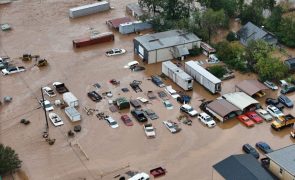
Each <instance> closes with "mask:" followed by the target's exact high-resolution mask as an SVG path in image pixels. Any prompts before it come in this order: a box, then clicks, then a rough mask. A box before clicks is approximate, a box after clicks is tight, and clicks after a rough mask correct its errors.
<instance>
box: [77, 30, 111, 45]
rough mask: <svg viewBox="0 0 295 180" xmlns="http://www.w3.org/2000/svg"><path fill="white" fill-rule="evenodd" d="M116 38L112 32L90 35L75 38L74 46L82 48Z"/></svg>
mask: <svg viewBox="0 0 295 180" xmlns="http://www.w3.org/2000/svg"><path fill="white" fill-rule="evenodd" d="M114 40H115V36H114V34H113V33H112V32H105V33H101V34H96V35H92V36H90V37H86V38H81V39H76V40H73V46H74V48H80V47H85V46H90V45H93V44H99V43H103V42H109V41H114Z"/></svg>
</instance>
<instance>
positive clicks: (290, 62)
mask: <svg viewBox="0 0 295 180" xmlns="http://www.w3.org/2000/svg"><path fill="white" fill-rule="evenodd" d="M284 64H285V65H286V66H287V67H288V69H289V70H291V71H294V70H295V58H291V59H287V60H285V61H284Z"/></svg>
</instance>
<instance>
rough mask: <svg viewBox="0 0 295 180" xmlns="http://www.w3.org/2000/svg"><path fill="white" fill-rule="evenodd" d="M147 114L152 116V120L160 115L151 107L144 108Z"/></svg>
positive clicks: (149, 116)
mask: <svg viewBox="0 0 295 180" xmlns="http://www.w3.org/2000/svg"><path fill="white" fill-rule="evenodd" d="M143 111H144V113H145V115H146V116H147V117H148V118H150V119H151V120H155V119H158V118H159V116H158V115H157V114H156V113H155V112H154V111H153V110H151V109H145V110H143Z"/></svg>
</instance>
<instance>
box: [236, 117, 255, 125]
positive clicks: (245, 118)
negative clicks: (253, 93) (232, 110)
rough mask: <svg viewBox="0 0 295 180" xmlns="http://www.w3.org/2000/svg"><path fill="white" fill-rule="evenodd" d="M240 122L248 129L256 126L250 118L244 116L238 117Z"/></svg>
mask: <svg viewBox="0 0 295 180" xmlns="http://www.w3.org/2000/svg"><path fill="white" fill-rule="evenodd" d="M238 120H239V121H241V122H242V123H243V124H244V125H246V126H247V127H253V126H254V124H255V123H254V122H253V121H252V120H251V119H250V118H248V117H247V116H245V115H243V114H242V115H239V116H238Z"/></svg>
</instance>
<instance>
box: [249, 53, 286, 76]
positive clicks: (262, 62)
mask: <svg viewBox="0 0 295 180" xmlns="http://www.w3.org/2000/svg"><path fill="white" fill-rule="evenodd" d="M255 69H256V71H257V72H258V75H259V78H260V79H261V80H263V81H264V80H279V79H282V78H284V77H285V76H286V74H287V72H288V68H287V67H286V65H284V64H283V62H281V61H280V60H279V59H278V58H273V57H260V58H259V60H258V62H257V64H256V66H255Z"/></svg>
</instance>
